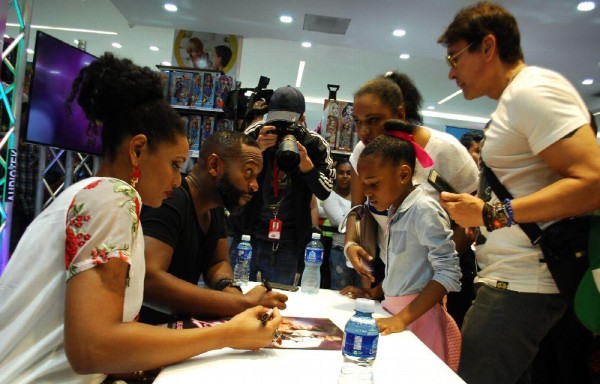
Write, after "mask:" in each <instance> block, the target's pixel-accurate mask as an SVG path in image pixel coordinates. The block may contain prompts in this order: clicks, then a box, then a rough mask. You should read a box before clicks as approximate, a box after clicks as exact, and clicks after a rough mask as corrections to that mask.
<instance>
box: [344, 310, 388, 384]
mask: <svg viewBox="0 0 600 384" xmlns="http://www.w3.org/2000/svg"><path fill="white" fill-rule="evenodd" d="M354 310H355V313H354V315H353V316H352V317H351V318H350V320H348V322H347V323H346V327H345V328H344V341H343V343H342V355H343V358H344V362H343V365H342V370H341V372H340V377H339V381H338V383H339V384H348V383H373V363H374V362H375V356H376V355H377V343H378V341H379V328H378V327H377V323H376V322H375V320H374V319H373V316H372V313H373V311H374V310H375V302H374V301H373V300H368V299H357V300H356V304H355V307H354Z"/></svg>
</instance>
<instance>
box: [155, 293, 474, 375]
mask: <svg viewBox="0 0 600 384" xmlns="http://www.w3.org/2000/svg"><path fill="white" fill-rule="evenodd" d="M284 293H286V294H288V296H289V298H290V299H289V301H288V307H287V309H285V310H284V311H282V314H283V315H284V316H301V317H327V318H329V319H331V320H332V321H333V322H334V323H335V324H336V325H337V326H338V327H340V328H341V329H342V330H343V329H344V325H345V324H346V321H347V320H348V319H349V318H350V316H351V315H352V314H353V313H354V300H351V299H349V298H347V297H344V296H341V295H340V294H339V293H338V292H337V291H330V290H324V289H321V290H320V291H319V294H318V295H316V296H314V295H305V294H303V293H301V292H300V291H298V292H294V293H290V292H284ZM374 316H375V317H387V316H389V314H388V313H387V312H385V311H384V310H383V309H382V308H381V306H378V310H377V312H376V313H375V314H374ZM341 365H342V354H341V352H340V351H323V350H291V349H262V350H260V351H239V350H233V349H229V348H225V349H222V350H218V351H211V352H207V353H204V354H202V355H198V356H196V357H193V358H191V359H189V360H186V361H184V362H181V363H179V364H175V365H172V366H169V367H166V368H165V369H163V371H162V372H161V373H160V375H159V376H158V377H157V379H156V380H155V382H154V383H155V384H181V383H207V384H217V383H223V382H225V383H232V382H233V383H237V384H251V383H257V384H275V383H285V384H293V383H302V384H313V383H328V384H331V383H337V380H338V375H339V371H340V368H341ZM374 382H375V383H376V384H380V383H411V384H418V383H424V384H425V383H427V384H430V383H435V384H442V383H464V381H462V380H461V379H460V378H459V377H458V376H457V375H456V374H455V373H454V372H452V370H451V369H450V368H448V366H447V365H446V364H445V363H444V362H442V361H441V360H440V359H439V358H438V357H437V356H436V355H435V354H434V353H433V352H431V351H430V350H429V349H428V348H427V347H426V346H425V345H424V344H423V343H422V342H421V341H420V340H419V339H418V338H417V337H416V336H415V335H414V334H413V333H412V332H410V331H404V332H400V333H394V334H391V335H388V336H380V337H379V347H378V351H377V358H376V360H375V364H374Z"/></svg>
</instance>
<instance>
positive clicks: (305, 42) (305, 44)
mask: <svg viewBox="0 0 600 384" xmlns="http://www.w3.org/2000/svg"><path fill="white" fill-rule="evenodd" d="M302 46H303V47H304V48H310V47H312V43H311V42H309V41H304V42H302Z"/></svg>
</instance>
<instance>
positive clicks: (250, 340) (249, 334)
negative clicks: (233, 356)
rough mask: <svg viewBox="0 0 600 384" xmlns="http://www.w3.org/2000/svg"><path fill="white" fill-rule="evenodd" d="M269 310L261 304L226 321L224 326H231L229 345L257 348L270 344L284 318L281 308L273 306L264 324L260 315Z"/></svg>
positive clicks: (237, 347)
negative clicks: (271, 312)
mask: <svg viewBox="0 0 600 384" xmlns="http://www.w3.org/2000/svg"><path fill="white" fill-rule="evenodd" d="M267 310H268V308H266V307H263V306H260V305H259V306H256V307H254V308H249V309H247V310H245V311H244V312H242V313H240V314H238V315H236V316H234V317H233V318H232V319H231V320H229V321H228V322H226V323H224V324H223V325H222V326H223V327H227V328H229V329H228V330H227V331H228V332H230V333H229V334H230V338H229V340H230V343H231V344H230V345H229V347H231V348H234V349H251V350H255V349H260V348H262V347H265V346H267V345H269V344H270V343H271V341H272V340H273V337H274V335H275V332H276V331H277V328H278V327H279V324H281V321H282V320H283V318H282V317H281V314H280V313H279V309H277V308H273V314H272V316H271V318H270V319H269V320H268V321H267V322H266V324H264V325H263V324H262V323H261V321H260V316H261V315H262V314H264V313H265V312H266V311H267Z"/></svg>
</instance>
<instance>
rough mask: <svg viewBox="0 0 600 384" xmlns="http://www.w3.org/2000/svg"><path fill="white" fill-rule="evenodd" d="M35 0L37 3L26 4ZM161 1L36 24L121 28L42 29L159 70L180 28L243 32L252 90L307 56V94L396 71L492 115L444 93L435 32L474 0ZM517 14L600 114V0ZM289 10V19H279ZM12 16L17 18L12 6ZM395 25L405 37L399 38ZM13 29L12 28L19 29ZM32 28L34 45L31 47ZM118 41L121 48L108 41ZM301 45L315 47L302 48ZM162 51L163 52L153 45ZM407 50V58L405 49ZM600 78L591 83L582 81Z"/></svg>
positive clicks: (534, 48)
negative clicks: (317, 23)
mask: <svg viewBox="0 0 600 384" xmlns="http://www.w3.org/2000/svg"><path fill="white" fill-rule="evenodd" d="M27 1H33V0H27ZM164 2H165V1H163V0H112V1H109V0H36V1H34V2H33V4H34V6H33V15H32V24H36V25H50V26H60V27H73V28H87V29H99V30H105V31H115V32H117V33H118V35H117V36H107V35H97V34H87V33H81V32H79V33H76V32H64V31H53V30H52V31H51V30H45V32H47V33H50V34H51V35H53V36H55V37H57V38H59V39H61V40H63V41H66V42H69V43H73V40H74V39H83V40H86V41H87V50H88V51H89V52H90V53H92V54H94V55H99V54H101V53H102V52H104V51H107V50H109V51H113V52H116V53H117V54H119V55H120V56H124V57H130V58H132V59H133V60H134V61H135V62H136V63H138V64H142V65H148V66H154V65H155V64H159V63H160V62H162V61H165V60H167V61H170V60H171V49H172V45H173V38H174V29H189V30H195V31H204V32H215V33H224V34H236V35H240V36H243V37H244V42H243V51H242V62H241V71H240V78H239V80H241V81H242V84H243V86H245V87H254V86H256V84H257V82H258V78H259V77H260V75H265V76H267V77H270V78H271V83H270V87H271V88H277V87H279V86H283V85H287V84H291V85H294V83H295V81H296V74H297V71H298V63H299V61H300V60H304V61H306V69H305V72H304V79H303V82H302V86H301V88H300V89H301V90H302V92H303V93H304V94H305V96H308V97H313V98H325V97H327V94H328V93H327V89H326V85H327V84H328V83H330V84H339V85H340V90H339V93H338V99H342V100H351V99H352V94H353V92H354V91H355V90H356V89H357V88H358V87H359V86H360V84H362V83H363V82H364V81H366V80H368V79H370V78H372V77H374V76H376V75H378V74H381V73H384V72H386V71H388V70H390V69H396V70H400V71H403V72H406V73H407V74H408V75H409V76H411V77H412V78H413V80H414V81H415V83H416V85H417V87H418V88H419V89H420V91H421V93H422V94H423V97H424V99H425V102H424V106H423V107H424V108H425V107H427V106H430V105H432V106H435V107H436V110H435V111H437V112H446V113H458V114H468V115H473V116H479V117H486V116H488V115H489V114H490V113H491V111H492V110H493V108H494V104H495V103H494V102H493V101H492V100H489V99H480V100H476V101H471V102H467V101H465V100H463V98H462V96H460V95H459V96H458V97H455V98H454V99H452V100H450V101H448V102H447V103H445V104H443V105H437V102H438V101H439V100H441V99H442V98H444V97H446V96H448V95H450V94H451V93H453V92H455V91H456V90H457V88H456V85H455V84H454V82H451V81H449V80H448V79H447V73H448V67H447V65H446V63H445V60H444V56H445V54H446V50H445V48H444V47H442V46H440V45H439V44H437V43H436V40H437V37H438V36H439V35H440V34H441V33H442V32H443V30H444V28H445V27H446V26H447V25H448V24H449V23H450V22H451V21H452V18H453V16H454V14H455V13H456V12H457V11H458V10H459V9H460V8H462V7H464V6H466V5H469V4H472V3H473V1H472V0H372V1H368V0H302V1H300V0H253V1H249V0H220V1H206V0H171V2H172V3H175V4H177V6H178V7H179V12H177V13H175V14H173V13H167V12H166V11H164V9H163V8H162V5H163V3H164ZM498 2H499V3H500V4H502V5H504V6H505V7H506V8H507V9H508V10H509V11H511V12H512V13H513V14H514V15H515V16H516V18H517V21H518V22H519V26H520V29H521V37H522V46H523V49H524V52H525V59H526V62H527V63H528V64H530V65H540V66H544V67H547V68H551V69H554V70H557V71H559V72H560V73H562V74H563V75H565V76H566V77H567V78H568V79H569V80H570V81H571V82H572V83H573V84H574V85H575V87H576V88H577V89H578V90H579V92H580V93H581V94H582V96H583V97H584V100H585V101H586V103H587V104H588V106H589V108H590V109H591V110H593V111H600V97H599V96H598V95H596V96H594V93H596V94H597V93H598V92H599V91H600V43H599V39H598V38H599V37H600V4H598V6H597V7H596V9H594V10H593V11H591V12H587V13H582V12H578V11H577V10H576V5H577V3H578V1H577V0H527V1H523V0H500V1H498ZM305 13H313V14H318V15H324V16H335V17H345V18H350V19H351V22H350V25H349V27H348V31H347V33H346V35H330V34H324V33H317V32H309V31H303V29H302V26H303V20H304V14H305ZM282 14H287V15H290V16H292V17H293V18H294V22H293V23H292V24H288V25H284V24H281V23H280V22H279V16H280V15H282ZM8 19H9V22H15V19H16V17H15V15H14V13H12V12H10V11H9V17H8ZM397 28H402V29H404V30H406V32H407V33H406V35H405V36H404V37H401V38H398V37H394V36H392V31H393V30H394V29H397ZM15 32H16V28H10V27H9V28H8V29H7V33H9V34H12V35H14V34H15ZM34 36H35V31H34V30H32V34H31V37H32V39H31V42H30V46H31V47H33V46H34V44H33V38H34ZM113 41H118V42H119V43H121V44H122V45H123V48H121V49H115V48H113V47H112V46H111V43H112V42H113ZM302 41H310V42H312V43H313V46H312V48H309V49H306V48H302V47H301V46H300V43H301V42H302ZM150 45H156V46H158V47H160V48H161V50H160V51H159V52H152V51H150V50H149V49H148V47H149V46H150ZM400 53H409V54H410V55H411V58H410V59H409V60H400V59H399V58H398V54H400ZM586 78H592V79H594V81H595V82H594V84H593V85H590V86H585V85H582V84H581V82H582V80H584V79H586ZM321 109H322V106H321V107H320V106H318V105H316V104H315V105H312V106H309V109H308V115H309V117H311V119H312V121H311V119H309V125H311V124H316V121H317V120H318V116H319V114H320V110H321ZM426 122H427V123H430V124H433V125H439V124H442V125H443V124H444V123H448V124H452V125H457V126H462V127H469V126H480V124H471V123H465V122H456V121H454V122H452V121H449V122H448V121H446V122H442V123H440V122H439V121H437V120H435V119H431V118H426Z"/></svg>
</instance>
